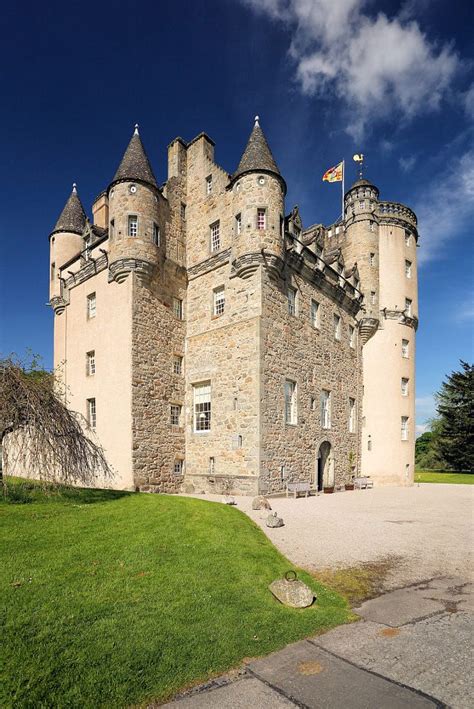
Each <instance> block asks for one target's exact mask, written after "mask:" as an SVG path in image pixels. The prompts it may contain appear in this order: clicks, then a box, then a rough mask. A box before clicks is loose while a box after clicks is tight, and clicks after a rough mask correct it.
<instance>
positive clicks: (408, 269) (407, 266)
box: [405, 261, 411, 278]
mask: <svg viewBox="0 0 474 709" xmlns="http://www.w3.org/2000/svg"><path fill="white" fill-rule="evenodd" d="M405 276H406V277H407V278H411V261H405Z"/></svg>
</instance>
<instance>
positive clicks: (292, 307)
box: [288, 287, 296, 315]
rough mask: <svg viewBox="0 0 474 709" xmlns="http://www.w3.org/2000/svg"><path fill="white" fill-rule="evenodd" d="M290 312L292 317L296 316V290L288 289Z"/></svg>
mask: <svg viewBox="0 0 474 709" xmlns="http://www.w3.org/2000/svg"><path fill="white" fill-rule="evenodd" d="M288 312H289V313H290V315H296V289H295V288H291V287H290V288H288Z"/></svg>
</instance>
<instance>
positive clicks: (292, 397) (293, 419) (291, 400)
mask: <svg viewBox="0 0 474 709" xmlns="http://www.w3.org/2000/svg"><path fill="white" fill-rule="evenodd" d="M285 423H286V424H290V425H291V426H296V424H297V423H298V387H297V384H296V382H295V381H293V380H292V379H285Z"/></svg>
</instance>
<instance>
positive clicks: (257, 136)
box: [232, 116, 286, 187]
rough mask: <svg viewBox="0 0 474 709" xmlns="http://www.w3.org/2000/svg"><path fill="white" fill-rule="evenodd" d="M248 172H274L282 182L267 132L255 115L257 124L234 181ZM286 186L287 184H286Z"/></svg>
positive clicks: (233, 178) (233, 176)
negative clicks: (268, 141) (266, 136)
mask: <svg viewBox="0 0 474 709" xmlns="http://www.w3.org/2000/svg"><path fill="white" fill-rule="evenodd" d="M247 172H272V173H273V174H274V175H277V177H279V178H280V179H281V180H282V182H283V183H284V182H285V181H284V180H283V178H282V176H281V173H280V170H279V169H278V166H277V164H276V162H275V158H274V157H273V155H272V151H271V150H270V146H269V145H268V143H267V139H266V138H265V134H264V132H263V130H262V129H261V127H260V123H259V118H258V116H255V124H254V127H253V128H252V132H251V133H250V137H249V139H248V143H247V146H246V148H245V150H244V152H243V155H242V157H241V158H240V162H239V166H238V168H237V170H236V171H235V172H234V174H233V175H232V182H233V181H234V180H236V179H237V178H238V177H240V176H241V175H244V174H245V173H247ZM285 187H286V185H285Z"/></svg>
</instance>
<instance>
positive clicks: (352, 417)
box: [349, 398, 356, 433]
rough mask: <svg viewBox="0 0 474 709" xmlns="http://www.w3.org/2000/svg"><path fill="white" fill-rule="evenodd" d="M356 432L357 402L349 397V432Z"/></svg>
mask: <svg viewBox="0 0 474 709" xmlns="http://www.w3.org/2000/svg"><path fill="white" fill-rule="evenodd" d="M355 432H356V402H355V399H351V398H349V433H355Z"/></svg>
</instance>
